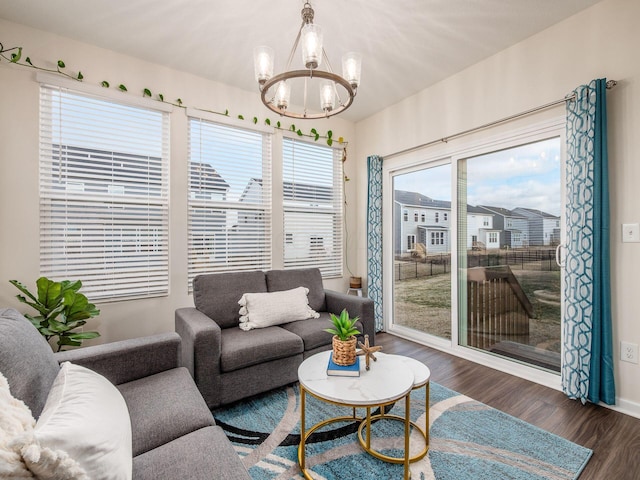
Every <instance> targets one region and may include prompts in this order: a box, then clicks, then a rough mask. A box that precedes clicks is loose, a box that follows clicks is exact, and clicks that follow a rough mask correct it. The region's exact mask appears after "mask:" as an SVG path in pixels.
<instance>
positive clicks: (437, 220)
mask: <svg viewBox="0 0 640 480" xmlns="http://www.w3.org/2000/svg"><path fill="white" fill-rule="evenodd" d="M439 221H440V214H439V213H438V212H436V223H438V222H439Z"/></svg>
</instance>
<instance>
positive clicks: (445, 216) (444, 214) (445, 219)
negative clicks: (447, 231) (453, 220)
mask: <svg viewBox="0 0 640 480" xmlns="http://www.w3.org/2000/svg"><path fill="white" fill-rule="evenodd" d="M442 215H443V217H444V221H445V222H446V221H447V218H448V217H447V214H446V213H443V214H442Z"/></svg>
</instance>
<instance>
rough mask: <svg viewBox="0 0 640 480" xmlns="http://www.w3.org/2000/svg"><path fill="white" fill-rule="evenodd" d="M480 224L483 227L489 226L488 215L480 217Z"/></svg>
mask: <svg viewBox="0 0 640 480" xmlns="http://www.w3.org/2000/svg"><path fill="white" fill-rule="evenodd" d="M482 226H484V227H488V226H489V217H482Z"/></svg>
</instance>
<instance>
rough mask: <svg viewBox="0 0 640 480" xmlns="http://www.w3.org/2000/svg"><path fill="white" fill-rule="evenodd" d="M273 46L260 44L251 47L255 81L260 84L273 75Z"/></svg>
mask: <svg viewBox="0 0 640 480" xmlns="http://www.w3.org/2000/svg"><path fill="white" fill-rule="evenodd" d="M273 58H274V53H273V48H271V47H266V46H260V47H256V48H254V49H253V67H254V72H255V76H256V82H258V83H259V84H260V85H264V83H265V82H266V81H267V80H269V79H270V78H271V77H273Z"/></svg>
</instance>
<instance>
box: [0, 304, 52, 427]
mask: <svg viewBox="0 0 640 480" xmlns="http://www.w3.org/2000/svg"><path fill="white" fill-rule="evenodd" d="M0 338H2V348H0V372H2V373H3V374H4V376H5V377H6V378H7V381H8V382H9V386H10V387H11V392H12V394H13V396H14V397H16V398H19V399H20V400H22V401H23V402H24V403H26V404H27V406H28V407H29V409H30V410H31V413H32V414H33V416H34V417H35V418H38V417H39V416H40V413H41V412H42V408H43V407H44V403H45V402H46V400H47V394H48V393H49V389H50V388H51V385H52V384H53V381H54V380H55V378H56V375H58V371H59V370H60V367H59V365H58V362H57V361H56V359H55V358H54V355H53V350H51V347H50V346H49V344H48V343H47V342H46V340H45V339H44V337H43V336H42V335H40V332H38V330H37V329H36V327H34V326H33V325H32V324H31V322H29V320H27V319H26V318H24V317H23V316H22V314H20V313H19V312H18V311H16V310H14V309H12V308H4V309H0Z"/></svg>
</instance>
